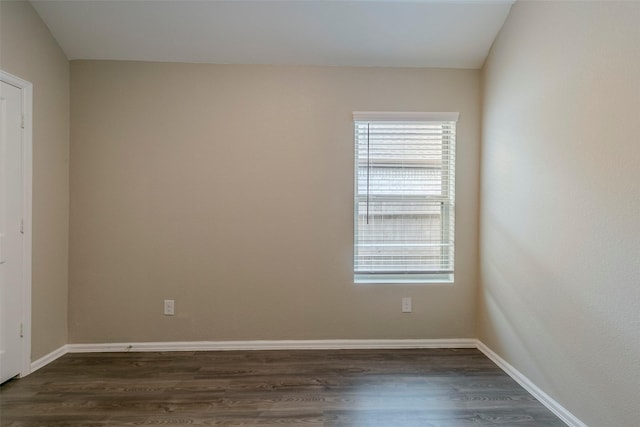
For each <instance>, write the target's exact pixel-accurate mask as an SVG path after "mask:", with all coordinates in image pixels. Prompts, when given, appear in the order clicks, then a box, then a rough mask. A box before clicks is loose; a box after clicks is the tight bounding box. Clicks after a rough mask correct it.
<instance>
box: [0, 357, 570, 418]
mask: <svg viewBox="0 0 640 427" xmlns="http://www.w3.org/2000/svg"><path fill="white" fill-rule="evenodd" d="M0 425H2V426H3V427H17V426H24V427H27V426H29V427H30V426H46V427H56V426H60V427H61V426H149V425H222V426H254V425H255V426H375V427H378V426H380V427H382V426H384V427H391V426H399V427H400V426H437V427H465V426H492V425H500V426H564V425H565V424H564V423H563V422H562V421H561V420H560V419H558V418H557V417H556V416H555V415H553V414H552V413H551V412H550V411H549V410H547V409H546V408H545V407H544V406H543V405H542V404H541V403H540V402H538V401H537V400H536V399H535V398H533V397H532V396H531V395H530V394H529V393H527V392H526V391H525V390H524V389H522V388H521V387H520V386H519V385H518V384H517V383H516V382H515V381H513V380H512V379H511V378H510V377H509V376H507V375H506V374H505V373H504V372H502V370H500V368H498V367H497V366H496V365H495V364H494V363H493V362H491V361H490V360H489V359H488V358H487V357H486V356H484V355H483V354H482V353H480V352H479V351H478V350H476V349H424V350H423V349H419V350H414V349H412V350H330V351H325V350H323V351H320V350H304V351H224V352H171V353H88V354H67V355H65V356H63V357H61V358H60V359H58V360H56V361H55V362H53V363H51V364H49V365H48V366H46V367H44V368H42V369H40V370H39V371H37V372H35V373H33V374H31V375H29V376H27V377H25V378H22V379H18V380H12V381H10V382H8V383H6V384H5V385H3V386H2V387H1V388H0Z"/></svg>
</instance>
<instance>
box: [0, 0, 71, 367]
mask: <svg viewBox="0 0 640 427" xmlns="http://www.w3.org/2000/svg"><path fill="white" fill-rule="evenodd" d="M0 69H2V70H4V71H6V72H8V73H11V74H13V75H15V76H18V77H20V78H22V79H24V80H27V81H29V82H31V83H32V84H33V274H32V276H33V277H32V343H31V358H32V360H36V359H38V358H40V357H41V356H43V355H45V354H47V353H49V352H51V351H53V350H56V349H58V348H59V347H60V346H62V345H64V344H66V343H67V298H68V292H67V282H68V274H67V273H68V262H67V261H68V231H69V227H68V223H69V166H68V160H69V62H68V61H67V58H66V57H65V55H64V53H63V52H62V51H61V50H60V47H59V46H58V44H57V43H56V41H55V40H54V39H53V37H52V36H51V34H50V33H49V30H48V29H47V27H46V26H45V25H44V23H43V22H42V21H41V20H40V17H39V16H38V15H37V14H36V12H35V11H34V10H33V8H32V7H31V5H30V4H29V3H27V2H25V1H18V2H13V1H0Z"/></svg>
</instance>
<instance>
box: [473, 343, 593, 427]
mask: <svg viewBox="0 0 640 427" xmlns="http://www.w3.org/2000/svg"><path fill="white" fill-rule="evenodd" d="M477 347H478V350H480V351H481V352H483V353H484V354H485V355H486V356H487V357H488V358H489V359H491V361H492V362H493V363H495V364H496V365H498V367H499V368H500V369H502V370H503V371H504V372H506V373H507V375H509V376H510V377H511V378H513V379H514V380H515V381H516V382H517V383H518V384H520V385H521V386H522V387H523V388H524V389H525V390H527V391H528V392H529V393H531V394H532V395H533V397H535V398H536V399H538V400H539V401H540V403H542V404H543V405H544V406H546V407H547V409H549V410H550V411H551V412H553V413H554V414H556V415H557V416H558V418H560V419H561V420H562V421H564V422H565V423H566V424H567V425H568V426H570V427H587V425H586V424H585V423H583V422H582V421H580V420H579V419H578V418H577V417H576V416H575V415H573V414H572V413H571V412H569V411H568V410H567V409H566V408H565V407H564V406H562V405H561V404H559V403H558V402H557V401H556V400H554V399H553V398H552V397H551V396H549V395H548V394H547V393H545V392H544V391H542V390H541V389H540V388H539V387H538V386H537V385H535V384H534V383H533V382H532V381H531V380H530V379H529V378H527V377H526V376H524V375H523V374H522V372H520V371H518V370H517V369H516V368H514V367H513V366H511V364H509V363H508V362H507V361H506V360H504V359H503V358H502V357H500V356H498V354H497V353H495V352H494V351H493V350H491V349H490V348H489V347H487V346H486V345H485V344H484V343H483V342H482V341H480V340H478V341H477Z"/></svg>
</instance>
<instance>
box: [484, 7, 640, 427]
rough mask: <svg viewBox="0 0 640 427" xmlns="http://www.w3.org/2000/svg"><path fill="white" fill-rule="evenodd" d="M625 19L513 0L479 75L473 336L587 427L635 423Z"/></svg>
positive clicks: (632, 172) (635, 153)
mask: <svg viewBox="0 0 640 427" xmlns="http://www.w3.org/2000/svg"><path fill="white" fill-rule="evenodd" d="M639 22H640V3H637V2H627V3H614V2H603V3H595V2H517V3H516V4H515V5H514V6H513V8H512V10H511V14H510V16H509V18H508V19H507V22H506V24H505V26H504V28H503V29H502V32H501V33H500V35H499V37H498V39H497V41H496V42H495V44H494V46H493V49H492V52H491V54H490V57H489V59H488V61H487V64H486V65H485V70H484V105H483V115H484V117H483V149H482V189H481V200H482V209H481V230H480V235H481V249H480V251H481V284H482V286H481V289H480V297H479V337H480V339H481V340H482V341H483V342H485V343H486V344H487V345H488V346H489V347H491V348H492V349H493V350H495V351H496V352H497V353H498V354H500V355H501V356H502V357H504V358H505V359H506V360H507V361H508V362H509V363H511V364H512V365H514V366H515V367H516V368H517V369H518V370H520V371H521V372H523V373H524V374H525V375H526V376H527V377H528V378H530V379H531V380H532V381H533V382H534V383H535V384H536V385H538V386H539V387H540V388H542V389H543V390H545V391H546V392H547V393H548V394H550V395H551V396H552V397H553V398H555V399H557V400H558V401H559V402H560V403H561V404H562V405H564V406H565V407H566V408H567V409H568V410H569V411H571V412H572V413H573V414H574V415H576V416H577V417H578V418H580V419H581V420H582V421H583V422H585V423H586V424H588V425H589V426H592V427H596V426H603V427H607V426H617V427H625V426H626V427H632V426H637V425H638V420H639V419H640V412H639V411H640V400H639V399H638V395H639V393H640V388H639V387H640V309H639V307H640V286H639V282H638V279H639V278H640V167H639V165H640V79H639V78H638V76H640V48H639V46H640V26H639V25H638V23H639Z"/></svg>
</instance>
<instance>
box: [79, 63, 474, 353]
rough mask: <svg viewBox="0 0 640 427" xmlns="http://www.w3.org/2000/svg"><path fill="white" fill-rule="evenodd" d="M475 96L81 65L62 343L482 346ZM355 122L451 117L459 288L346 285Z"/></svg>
mask: <svg viewBox="0 0 640 427" xmlns="http://www.w3.org/2000/svg"><path fill="white" fill-rule="evenodd" d="M479 91H480V72H479V71H477V70H475V71H472V70H458V71H456V70H425V69H384V68H343V67H277V66H225V65H217V66H216V65H194V64H191V65H190V64H167V63H140V62H110V61H73V62H72V63H71V99H72V113H71V116H72V125H71V141H72V142H71V234H70V257H71V263H70V265H71V270H70V308H71V309H70V319H69V322H70V326H69V327H70V342H71V343H93V342H128V341H190V340H256V339H334V338H336V339H337V338H344V339H347V338H353V339H365V338H370V339H381V338H464V337H469V338H471V337H474V333H475V329H474V316H475V295H476V281H477V278H476V270H477V263H476V262H477V235H476V234H477V219H476V218H477V182H478V174H479V172H478V168H479V165H478V156H479V108H480V97H479ZM354 110H361V111H362V110H364V111H367V110H373V111H376V110H381V111H459V112H460V113H461V118H460V122H459V129H458V130H459V139H458V143H459V149H458V172H459V175H458V178H457V186H458V191H457V196H458V206H457V209H458V210H457V212H458V214H457V227H458V228H457V245H458V251H457V266H458V269H457V274H456V283H455V285H450V286H445V285H432V286H425V285H412V286H399V285H395V286H389V285H354V283H353V281H352V256H353V249H352V241H353V237H352V234H353V202H352V200H353V175H352V174H353V125H352V117H351V113H352V111H354ZM403 296H411V297H413V303H414V312H413V313H412V314H402V313H401V312H400V302H401V297H403ZM163 299H175V301H176V315H175V316H174V317H166V316H163V315H162V300H163Z"/></svg>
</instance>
